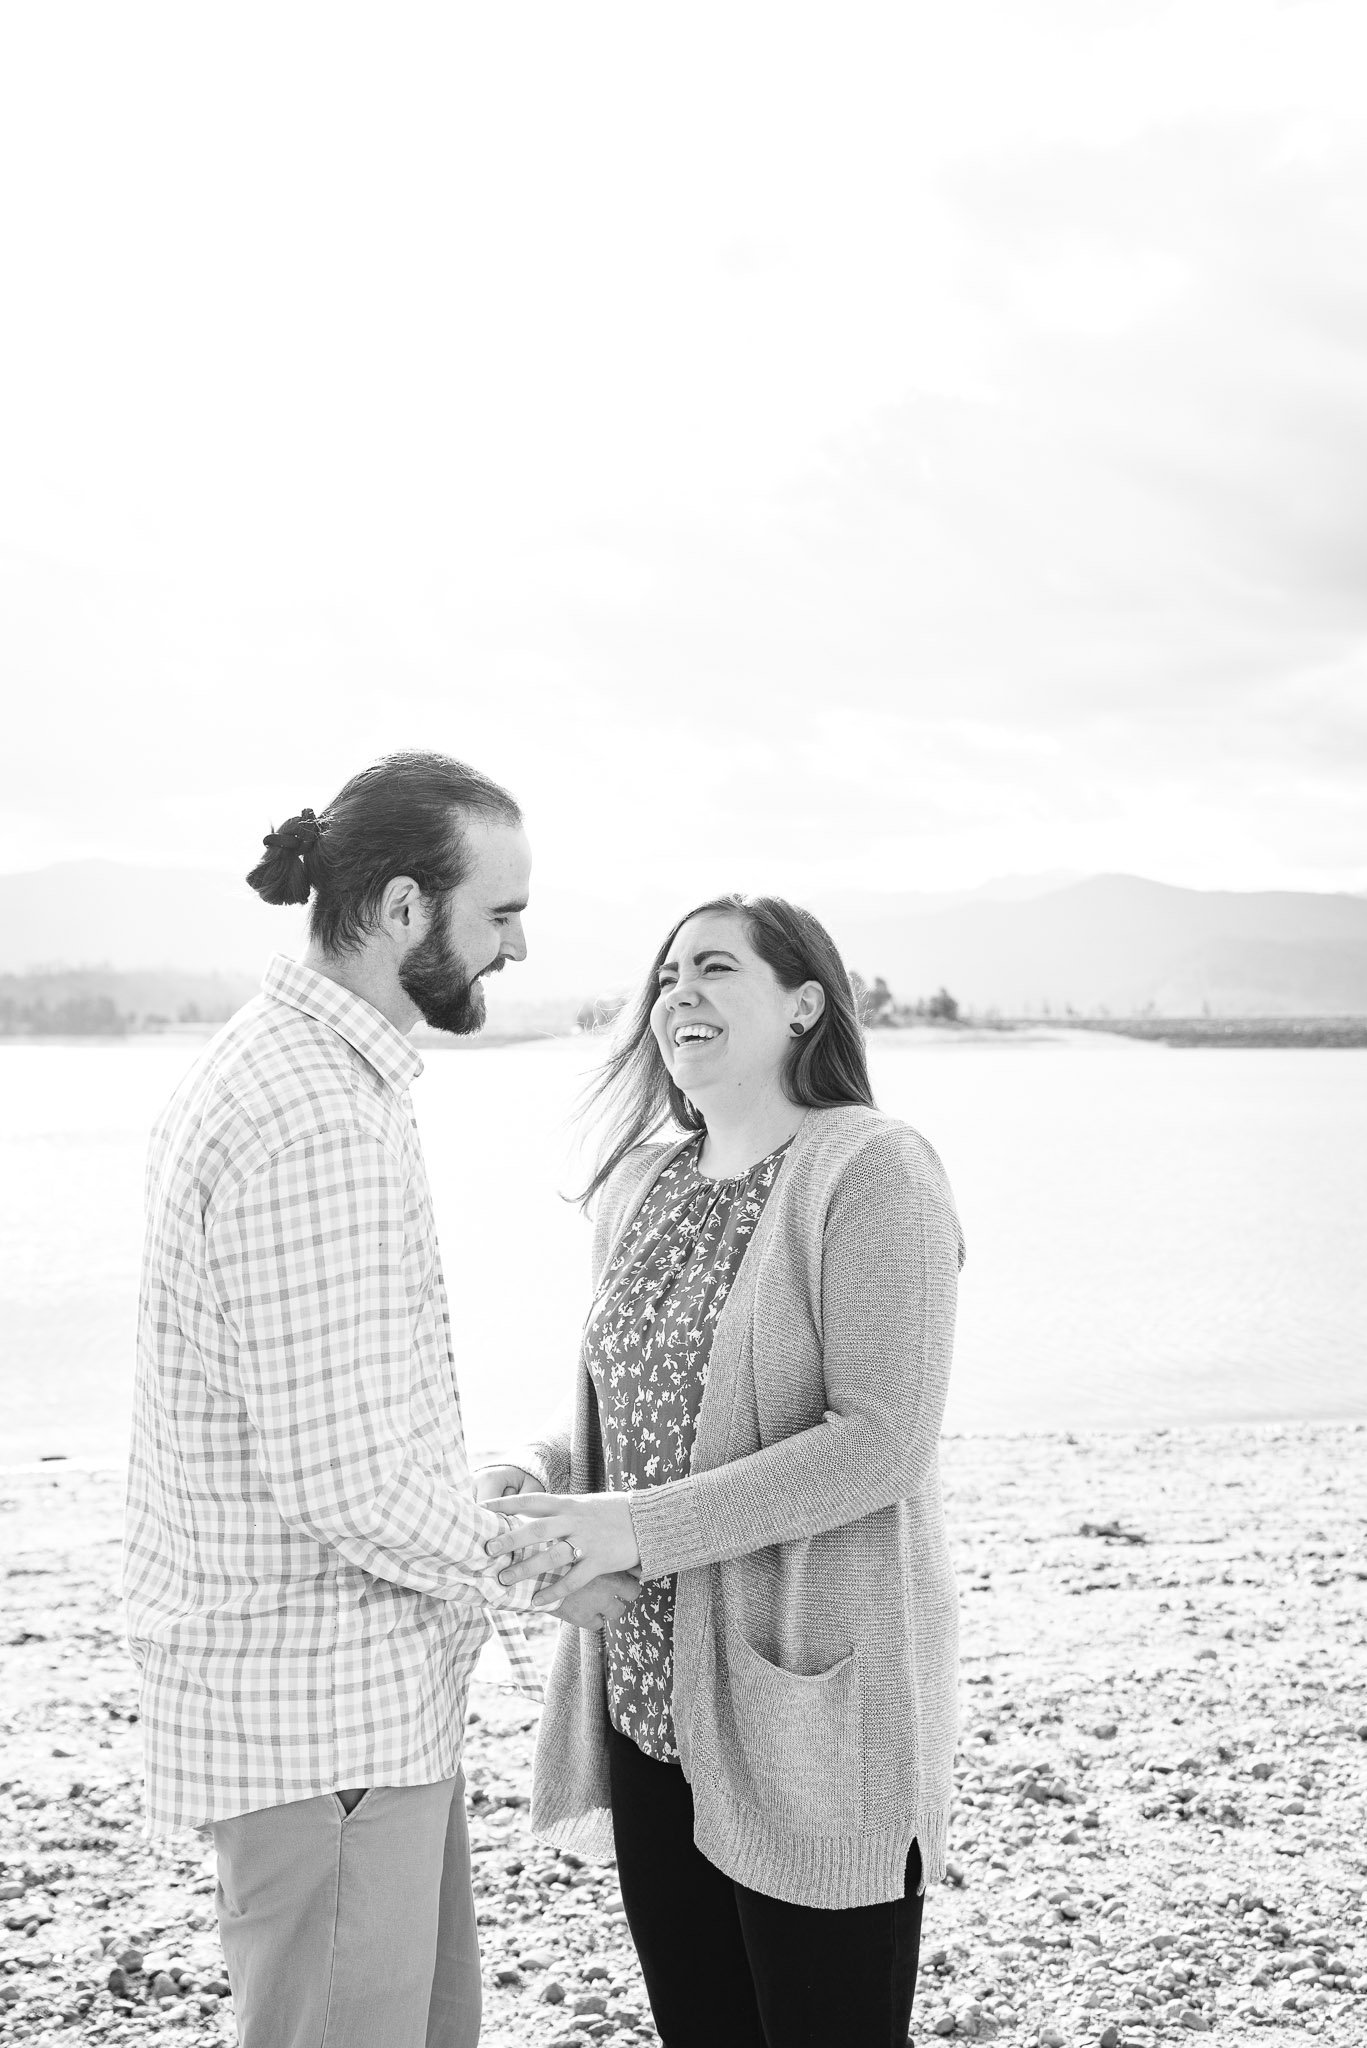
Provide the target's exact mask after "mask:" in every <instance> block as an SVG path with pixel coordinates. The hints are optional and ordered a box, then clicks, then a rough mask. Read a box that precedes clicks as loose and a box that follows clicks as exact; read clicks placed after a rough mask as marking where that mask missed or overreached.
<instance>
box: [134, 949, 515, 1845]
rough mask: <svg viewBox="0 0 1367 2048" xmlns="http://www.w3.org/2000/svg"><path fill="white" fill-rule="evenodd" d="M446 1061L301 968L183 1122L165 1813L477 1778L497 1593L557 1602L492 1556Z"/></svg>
mask: <svg viewBox="0 0 1367 2048" xmlns="http://www.w3.org/2000/svg"><path fill="white" fill-rule="evenodd" d="M421 1071H422V1062H421V1060H420V1059H419V1058H418V1056H417V1054H416V1053H415V1052H414V1051H413V1049H412V1047H411V1046H409V1045H408V1043H407V1042H406V1040H405V1039H404V1038H403V1037H402V1036H401V1035H400V1033H399V1032H398V1031H396V1030H395V1029H394V1027H393V1026H392V1025H391V1024H390V1023H389V1022H388V1021H387V1020H386V1019H385V1018H384V1017H382V1016H381V1015H380V1013H379V1012H378V1011H377V1010H374V1009H372V1008H371V1006H370V1005H369V1004H368V1003H365V1002H362V1001H361V1000H360V999H359V998H358V997H356V996H353V995H351V994H349V993H348V991H347V990H345V989H343V988H341V987H339V986H338V984H337V983H336V982H334V981H330V980H328V979H327V978H326V977H325V976H323V975H319V974H315V973H313V972H311V971H310V970H309V969H308V968H305V967H302V966H299V965H297V964H296V963H295V962H293V961H290V960H286V959H284V958H283V957H281V958H277V959H276V960H275V961H273V962H272V964H271V967H270V968H269V970H268V972H267V974H266V977H265V980H264V982H263V984H262V993H261V994H260V995H259V996H258V997H256V998H255V1000H254V1001H253V1002H251V1003H249V1004H248V1005H247V1007H246V1008H245V1009H244V1010H242V1011H240V1012H239V1014H238V1015H237V1016H236V1017H235V1018H234V1019H233V1021H232V1022H231V1023H230V1024H229V1025H228V1026H227V1028H226V1029H225V1030H224V1031H222V1032H221V1033H220V1034H219V1036H218V1037H217V1038H216V1039H215V1040H214V1042H213V1044H212V1045H211V1046H210V1047H209V1048H208V1050H207V1051H206V1052H205V1054H204V1055H203V1057H202V1058H201V1059H200V1060H199V1061H198V1062H197V1064H196V1065H195V1067H194V1068H193V1069H192V1070H191V1072H190V1073H189V1075H188V1076H187V1077H186V1079H185V1080H184V1081H183V1082H182V1084H181V1086H180V1088H179V1089H178V1091H177V1092H176V1094H175V1096H174V1097H173V1098H172V1100H171V1102H170V1104H169V1105H168V1107H167V1109H166V1110H165V1112H164V1113H163V1115H162V1117H161V1119H160V1121H159V1123H158V1125H157V1128H156V1130H155V1132H154V1134H153V1139H152V1146H151V1154H150V1158H149V1162H148V1177H147V1233H146V1241H145V1247H144V1255H143V1278H142V1299H141V1307H140V1316H139V1332H138V1366H137V1388H136V1397H135V1405H134V1418H133V1434H132V1456H131V1465H130V1473H129V1492H128V1514H127V1532H126V1538H125V1562H124V1575H125V1591H126V1595H127V1603H128V1624H129V1637H130V1642H131V1646H132V1650H133V1655H134V1658H135V1661H136V1662H137V1664H138V1666H139V1668H140V1671H141V1674H142V1726H143V1732H144V1747H145V1755H146V1765H147V1804H148V1819H149V1822H150V1824H151V1826H152V1827H153V1828H154V1829H156V1828H174V1827H180V1826H198V1825H200V1824H202V1823H203V1822H205V1821H209V1820H218V1819H224V1818H227V1817H228V1816H230V1815H232V1814H238V1813H246V1812H250V1811H252V1810H254V1809H255V1808H258V1807H265V1806H277V1805H281V1804H283V1803H284V1802H285V1801H287V1800H292V1799H306V1798H309V1797H311V1796H313V1795H314V1794H316V1793H320V1792H327V1791H332V1790H336V1789H338V1788H341V1787H345V1786H351V1785H377V1784H378V1785H418V1784H425V1783H430V1782H432V1781H433V1780H436V1779H439V1778H445V1777H450V1776H452V1775H453V1774H454V1772H455V1770H456V1768H457V1766H458V1764H459V1760H460V1752H461V1740H462V1733H463V1727H464V1715H465V1699H466V1693H467V1690H468V1687H469V1679H470V1672H471V1669H472V1667H473V1665H474V1662H475V1659H476V1656H477V1655H478V1652H479V1650H480V1647H481V1645H482V1644H483V1642H484V1640H485V1638H486V1636H487V1634H488V1631H489V1617H488V1613H487V1611H486V1603H489V1602H493V1603H496V1604H498V1605H500V1606H502V1607H504V1608H508V1609H511V1608H525V1607H526V1606H527V1605H528V1604H529V1601H530V1598H531V1594H532V1592H533V1591H534V1590H535V1586H534V1585H524V1586H523V1587H521V1588H520V1589H518V1591H517V1592H516V1594H510V1593H508V1592H505V1591H504V1589H503V1588H502V1587H500V1586H499V1585H498V1583H497V1581H496V1580H495V1579H493V1578H492V1577H491V1576H490V1574H489V1564H488V1559H487V1557H486V1556H485V1554H484V1551H483V1548H482V1546H483V1544H484V1542H485V1541H486V1539H487V1538H488V1537H490V1536H492V1535H493V1534H494V1532H495V1531H496V1530H497V1529H498V1527H499V1519H498V1517H497V1516H496V1515H494V1514H493V1513H492V1512H491V1511H490V1510H489V1509H487V1508H484V1507H481V1506H480V1505H479V1504H478V1503H477V1502H476V1499H475V1494H474V1488H473V1485H472V1483H471V1478H470V1471H469V1467H468V1465H467V1462H466V1453H465V1441H464V1433H463V1430H462V1427H461V1415H460V1401H459V1396H458V1394H457V1391H456V1382H455V1374H454V1368H453V1363H452V1352H451V1322H450V1315H449V1313H448V1309H447V1303H446V1290H445V1286H444V1283H443V1280H442V1272H441V1262H440V1259H439V1257H438V1253H437V1242H436V1233H435V1229H434V1225H433V1217H432V1202H431V1196H430V1194H429V1192H428V1186H427V1176H426V1172H425V1170H424V1167H423V1159H422V1152H421V1149H420V1146H419V1143H418V1134H417V1130H416V1127H415V1125H414V1122H413V1113H412V1108H411V1105H410V1102H409V1096H408V1086H409V1083H410V1082H411V1081H412V1080H413V1079H414V1078H415V1077H416V1075H418V1074H419V1073H421ZM501 1619H502V1620H503V1622H504V1625H503V1626H502V1627H501V1629H500V1632H501V1633H502V1634H503V1635H504V1639H505V1642H507V1643H508V1645H509V1648H510V1650H511V1651H512V1652H513V1653H514V1665H515V1669H517V1670H518V1673H519V1676H520V1677H524V1678H525V1677H526V1676H527V1670H528V1667H527V1665H526V1663H525V1661H524V1662H523V1663H522V1664H521V1665H520V1666H519V1663H518V1660H517V1657H516V1652H517V1651H518V1650H519V1649H522V1651H523V1656H524V1659H525V1645H523V1644H522V1640H521V1628H520V1624H518V1623H517V1622H516V1621H515V1620H513V1618H512V1616H511V1615H508V1616H506V1617H503V1618H501Z"/></svg>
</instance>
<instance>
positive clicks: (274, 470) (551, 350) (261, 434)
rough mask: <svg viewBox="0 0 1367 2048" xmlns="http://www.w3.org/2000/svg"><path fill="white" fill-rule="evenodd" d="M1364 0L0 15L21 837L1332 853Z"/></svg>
mask: <svg viewBox="0 0 1367 2048" xmlns="http://www.w3.org/2000/svg"><path fill="white" fill-rule="evenodd" d="M1365 74H1367V22H1365V19H1364V14H1363V9H1362V6H1361V0H1351V4H1348V5H1344V6H1330V5H1317V4H1305V5H1282V6H1274V5H1269V4H1262V0H1234V4H1231V5H1221V6H1208V5H1204V4H1201V0H1180V4H1179V5H1176V6H1158V5H1152V4H1147V0H1078V4H1075V5H1064V4H1059V5H1051V4H1045V0H1005V4H1002V5H998V6H990V5H977V4H972V0H953V4H945V0H939V4H937V5H935V6H933V7H931V6H918V5H915V4H903V5H898V6H890V7H876V8H865V7H861V6H858V5H851V4H850V0H841V4H840V5H839V6H833V5H824V6H821V7H817V8H805V7H801V6H795V5H793V4H792V0H785V4H784V5H782V6H779V7H774V8H772V9H770V8H758V7H753V6H747V5H745V4H744V0H730V4H727V5H725V6H722V7H717V8H709V7H705V6H699V5H697V4H691V5H690V6H689V7H687V8H676V9H664V8H658V7H642V6H640V5H639V0H632V4H631V5H628V6H622V7H616V6H603V5H595V4H593V0H576V4H574V5H572V6H567V5H565V4H564V0H555V4H553V5H547V6H540V5H535V4H527V0H520V4H518V5H515V6H497V7H491V6H486V7H476V6H473V5H471V6H462V5H454V6H453V5H448V4H443V5H441V6H433V7H424V6H417V5H400V6H381V5H379V4H374V5H371V6H350V5H339V4H337V0H331V4H329V5H328V6H326V7H323V8H319V9H316V10H315V9H310V8H304V7H300V6H296V5H291V4H289V0H271V4H270V5H268V6H251V5H244V4H241V0H239V4H235V5H233V6H231V7H229V6H213V7H206V6H194V7H186V6H185V5H184V4H183V0H176V4H174V5H171V6H167V7H150V6H145V5H140V4H137V0H120V4H119V5H118V6H117V7H110V6H108V5H107V4H105V0H101V4H99V5H98V6H89V7H86V6H80V5H75V4H59V5H51V6H30V7H27V8H11V9H8V10H6V13H5V15H4V20H3V27H0V293H2V294H3V317H0V662H2V663H3V670H4V679H5V710H4V724H3V728H2V730H3V744H2V745H0V758H2V759H3V762H4V768H3V776H4V793H3V816H2V817H0V868H5V869H15V868H24V867H31V866H37V865H39V864H42V863H46V862H48V861H51V860H55V859H61V858H67V857H72V856H76V855H87V854H103V855H109V856H114V857H117V858H121V859H132V860H137V861H141V862H156V863H163V862H175V863H181V862H186V863H193V864H195V865H207V866H222V867H225V868H236V869H239V870H240V869H241V868H242V867H243V866H244V865H246V864H247V863H248V862H249V861H250V860H251V858H252V857H253V854H254V849H255V847H256V844H257V842H258V840H259V836H260V834H261V833H262V832H263V831H264V830H265V829H266V827H267V825H268V824H269V823H270V822H271V821H272V819H274V818H278V817H280V816H282V815H283V814H284V813H286V812H288V811H293V810H297V809H298V808H299V806H301V805H303V804H312V805H313V806H314V807H315V808H321V807H322V805H323V803H324V802H325V801H326V799H327V797H328V796H329V795H330V794H331V793H332V791H333V789H334V788H335V787H336V786H337V784H338V783H339V782H340V781H341V780H342V779H344V777H345V776H346V774H348V773H349V772H350V771H351V770H353V769H354V768H356V767H359V766H361V765H362V764H363V763H364V762H365V761H367V760H368V759H370V758H371V757H373V756H374V755H375V754H376V753H379V752H382V751H384V750H386V749H387V748H390V747H394V746H401V745H414V744H416V745H431V746H438V747H441V748H443V749H446V750H448V751H451V752H454V753H457V754H460V755H463V756H464V757H466V758H468V759H470V760H472V761H474V762H476V763H477V764H478V765H480V766H481V767H484V768H486V769H488V770H489V771H491V772H493V773H495V774H497V775H499V776H501V777H502V778H503V779H505V780H506V781H507V782H509V783H510V784H511V786H512V787H513V788H514V790H515V791H516V792H517V793H518V795H519V796H520V797H521V798H522V799H523V801H524V804H525V806H526V810H527V813H528V818H529V822H530V825H531V827H532V831H533V835H534V839H535V842H536V848H537V854H538V859H539V863H540V869H539V872H541V873H542V874H543V875H546V876H554V877H555V878H556V879H558V880H559V881H560V882H561V883H563V884H565V885H567V886H571V887H575V888H582V889H589V890H595V891H598V890H612V889H616V888H619V887H622V888H627V889H637V888H639V887H641V886H643V885H645V884H649V885H650V886H651V887H652V888H654V889H660V888H666V889H669V890H676V891H677V892H678V893H679V894H680V896H681V897H682V896H696V895H698V894H700V893H702V892H703V891H704V890H709V889H711V888H713V887H715V886H718V885H726V886H741V887H763V886H778V887H783V888H787V889H789V890H791V891H792V892H794V893H798V894H800V893H802V891H804V890H818V889H820V890H828V889H830V888H833V887H841V888H850V887H855V888H874V889H934V890H940V889H951V888H959V887H970V886H973V885H975V884H977V883H979V882H981V881H983V880H985V879H986V878H988V877H991V876H998V875H1004V874H1013V873H1014V874H1029V873H1036V872H1040V871H1046V870H1048V871H1052V870H1058V869H1063V870H1070V871H1078V872H1095V871H1099V870H1107V869H1126V870H1129V871H1132V872H1137V873H1141V874H1147V875H1152V876H1157V877H1159V878H1161V879H1164V880H1169V881H1175V882H1187V883H1192V884H1197V885H1201V886H1227V887H1236V888H1255V887H1275V886H1282V887H1300V888H1317V889H1332V888H1363V887H1367V845H1365V844H1364V818H1367V802H1365V801H1364V800H1365V799H1367V560H1365V556H1367V347H1365V344H1367V262H1365V261H1364V252H1365V251H1367V141H1365V131H1364V123H1363V115H1362V79H1363V76H1364V75H1365Z"/></svg>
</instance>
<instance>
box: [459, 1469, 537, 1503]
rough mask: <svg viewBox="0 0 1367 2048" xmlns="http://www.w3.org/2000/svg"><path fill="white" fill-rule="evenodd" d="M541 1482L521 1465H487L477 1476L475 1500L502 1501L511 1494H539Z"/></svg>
mask: <svg viewBox="0 0 1367 2048" xmlns="http://www.w3.org/2000/svg"><path fill="white" fill-rule="evenodd" d="M540 1491H541V1481H540V1480H539V1479H538V1478H537V1476H536V1474H535V1473H534V1472H524V1471H523V1469H522V1467H521V1466H520V1465H486V1467H485V1468H484V1470H483V1471H482V1472H476V1474H475V1499H476V1500H479V1501H485V1500H502V1499H503V1498H504V1497H505V1495H507V1494H510V1493H539V1492H540Z"/></svg>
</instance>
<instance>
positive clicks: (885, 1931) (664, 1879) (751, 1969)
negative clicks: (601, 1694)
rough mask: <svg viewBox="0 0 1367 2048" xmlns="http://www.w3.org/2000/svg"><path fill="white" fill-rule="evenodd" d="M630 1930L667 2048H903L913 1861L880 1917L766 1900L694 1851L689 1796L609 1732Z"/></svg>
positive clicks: (668, 1770)
mask: <svg viewBox="0 0 1367 2048" xmlns="http://www.w3.org/2000/svg"><path fill="white" fill-rule="evenodd" d="M609 1744H610V1748H609V1760H610V1768H611V1774H612V1825H613V1832H614V1834H615V1835H616V1838H617V1876H618V1879H619V1881H620V1883H621V1887H622V1903H623V1905H624V1906H625V1907H626V1913H627V1925H628V1926H629V1927H630V1929H631V1938H632V1940H633V1941H634V1942H635V1944H636V1953H637V1955H638V1956H639V1957H640V1960H641V1973H642V1975H643V1976H644V1978H645V1982H646V1990H647V1992H648V1993H649V1996H650V2009H651V2011H652V2013H653V2014H654V2015H655V2025H656V2027H657V2028H658V2029H659V2032H660V2038H661V2040H662V2041H663V2042H664V2048H905V2043H906V2038H907V2028H908V2026H909V2024H910V2021H911V2000H912V1994H913V1993H914V1991H915V1989H916V1960H917V1956H918V1954H919V1951H920V1946H921V1900H920V1899H919V1898H918V1897H917V1889H918V1887H919V1885H920V1882H921V1858H920V1853H919V1851H918V1849H917V1848H916V1845H915V1844H914V1843H913V1845H912V1850H911V1854H910V1856H909V1857H908V1858H907V1875H906V1888H905V1891H904V1894H903V1896H902V1897H901V1898H900V1899H894V1900H890V1901H889V1902H888V1904H886V1905H882V1906H851V1907H848V1908H846V1909H844V1910H841V1911H837V1912H828V1911H825V1910H823V1909H822V1908H820V1907H817V1906H790V1905H787V1904H786V1903H785V1902H784V1901H783V1900H782V1899H770V1898H766V1897H765V1896H764V1894H763V1893H762V1892H752V1891H750V1890H748V1889H747V1887H746V1886H745V1885H743V1884H736V1883H735V1882H734V1881H733V1880H732V1879H731V1878H729V1877H724V1876H723V1875H722V1873H721V1871H720V1870H718V1869H717V1868H716V1866H715V1865H714V1864H711V1863H709V1862H708V1861H707V1858H706V1857H705V1856H703V1855H701V1854H700V1853H699V1852H698V1850H697V1849H696V1848H695V1847H694V1845H693V1794H692V1793H691V1792H690V1790H689V1787H688V1780H687V1779H686V1778H685V1777H684V1774H683V1772H682V1771H681V1770H680V1769H679V1766H678V1765H677V1764H661V1763H656V1762H655V1760H654V1758H653V1757H648V1756H643V1755H642V1754H641V1752H640V1750H639V1749H637V1747H636V1745H635V1743H634V1742H629V1741H628V1740H627V1738H626V1736H624V1735H619V1734H618V1733H617V1731H616V1729H612V1730H610V1731H609Z"/></svg>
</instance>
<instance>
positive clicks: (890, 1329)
mask: <svg viewBox="0 0 1367 2048" xmlns="http://www.w3.org/2000/svg"><path fill="white" fill-rule="evenodd" d="M932 1162H933V1164H932ZM962 1256H963V1239H962V1236H961V1234H960V1231H959V1222H958V1217H957V1216H956V1214H955V1212H954V1207H953V1203H952V1201H951V1199H950V1196H949V1191H948V1188H947V1187H946V1186H945V1184H944V1181H943V1177H942V1175H941V1174H940V1172H939V1169H938V1161H934V1155H933V1154H930V1153H929V1148H928V1147H926V1146H924V1144H923V1143H922V1141H920V1140H918V1139H916V1138H915V1135H914V1133H911V1132H908V1133H905V1134H889V1136H888V1138H887V1139H885V1140H884V1141H883V1142H882V1143H881V1144H880V1145H879V1146H878V1147H875V1148H870V1152H869V1153H868V1154H866V1155H864V1156H862V1157H861V1159H860V1160H859V1161H858V1162H857V1164H856V1170H854V1171H853V1172H851V1173H850V1174H849V1175H848V1176H847V1178H846V1180H845V1181H844V1182H842V1184H841V1186H840V1187H839V1188H838V1189H837V1190H836V1193H835V1196H834V1198H833V1200H832V1204H831V1210H830V1214H829V1217H828V1218H827V1222H826V1227H825V1236H824V1241H823V1245H822V1257H821V1328H822V1330H823V1332H824V1338H823V1361H822V1362H823V1368H824V1374H825V1389H826V1412H825V1414H824V1416H823V1418H822V1420H821V1421H820V1422H819V1423H817V1424H815V1425H814V1426H813V1427H812V1428H810V1429H802V1430H798V1431H797V1432H796V1433H795V1434H794V1435H792V1436H790V1437H785V1438H783V1439H781V1440H780V1441H778V1442H776V1443H772V1444H767V1445H765V1447H764V1448H763V1449H762V1450H759V1451H754V1452H751V1453H750V1454H749V1455H748V1456H746V1457H743V1458H736V1459H733V1460H732V1461H731V1463H729V1464H726V1465H720V1466H717V1467H716V1468H715V1469H714V1470H712V1471H708V1472H698V1473H694V1474H692V1475H691V1476H690V1477H689V1478H687V1479H681V1480H676V1481H674V1482H673V1483H672V1484H671V1485H668V1486H661V1487H653V1488H651V1489H649V1490H648V1491H644V1492H640V1493H633V1494H632V1495H631V1496H630V1501H631V1518H632V1524H633V1527H634V1528H635V1531H636V1539H637V1543H638V1545H639V1548H640V1553H641V1570H642V1573H643V1575H644V1576H645V1577H646V1578H656V1577H659V1576H661V1575H662V1574H664V1573H667V1572H676V1571H682V1570H687V1569H690V1568H692V1567H695V1566H698V1565H703V1564H713V1563H720V1562H722V1561H723V1560H725V1559H727V1558H733V1557H742V1556H745V1555H747V1554H748V1553H749V1552H751V1551H754V1550H763V1549H766V1548H767V1547H768V1546H769V1545H771V1544H775V1543H790V1542H795V1541H799V1540H801V1539H802V1538H804V1537H807V1536H814V1535H817V1534H819V1533H820V1532H822V1531H823V1530H827V1529H837V1528H840V1527H842V1526H843V1525H844V1524H845V1523H847V1522H854V1521H859V1520H862V1519H863V1517H864V1516H865V1515H870V1514H874V1513H876V1512H877V1511H878V1510H879V1509H880V1508H885V1507H889V1506H891V1505H892V1503H893V1502H894V1501H898V1500H904V1499H907V1498H908V1497H909V1496H911V1495H912V1494H914V1493H915V1492H916V1490H917V1488H918V1487H919V1486H920V1485H921V1483H922V1481H923V1480H924V1479H925V1477H926V1476H927V1474H928V1472H929V1470H930V1468H931V1466H932V1464H933V1461H934V1459H935V1455H936V1450H937V1446H938V1443H939V1436H940V1424H941V1421H942V1418H943V1415H944V1405H945V1396H946V1393H947V1391H948V1387H949V1366H950V1358H951V1354H952V1351H953V1344H954V1314H955V1306H956V1298H957V1292H958V1276H959V1266H960V1264H961V1261H962Z"/></svg>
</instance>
